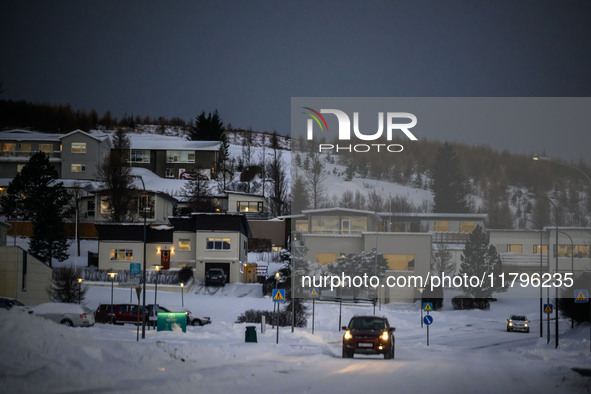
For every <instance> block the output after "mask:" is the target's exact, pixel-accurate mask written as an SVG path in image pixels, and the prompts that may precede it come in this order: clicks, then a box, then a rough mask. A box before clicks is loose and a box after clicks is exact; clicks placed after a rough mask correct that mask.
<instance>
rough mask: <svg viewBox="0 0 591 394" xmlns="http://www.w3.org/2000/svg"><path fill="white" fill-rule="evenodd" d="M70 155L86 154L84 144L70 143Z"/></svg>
mask: <svg viewBox="0 0 591 394" xmlns="http://www.w3.org/2000/svg"><path fill="white" fill-rule="evenodd" d="M72 153H86V142H72Z"/></svg>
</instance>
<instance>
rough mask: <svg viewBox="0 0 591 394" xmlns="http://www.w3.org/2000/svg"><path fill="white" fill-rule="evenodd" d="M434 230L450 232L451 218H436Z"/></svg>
mask: <svg viewBox="0 0 591 394" xmlns="http://www.w3.org/2000/svg"><path fill="white" fill-rule="evenodd" d="M433 231H436V232H446V233H448V232H449V220H436V221H435V222H434V223H433Z"/></svg>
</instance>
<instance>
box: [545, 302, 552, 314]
mask: <svg viewBox="0 0 591 394" xmlns="http://www.w3.org/2000/svg"><path fill="white" fill-rule="evenodd" d="M544 313H552V304H544Z"/></svg>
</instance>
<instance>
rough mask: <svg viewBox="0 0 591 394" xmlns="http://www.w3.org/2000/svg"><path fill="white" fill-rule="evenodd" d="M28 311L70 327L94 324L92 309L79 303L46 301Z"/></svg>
mask: <svg viewBox="0 0 591 394" xmlns="http://www.w3.org/2000/svg"><path fill="white" fill-rule="evenodd" d="M29 313H32V314H33V315H37V316H41V317H43V318H45V319H48V320H52V321H54V322H56V323H59V324H65V325H66V326H70V327H89V326H93V325H94V311H92V310H91V309H88V308H86V307H84V306H82V305H80V304H68V303H65V302H47V303H45V304H39V305H37V306H34V307H32V308H31V311H30V312H29Z"/></svg>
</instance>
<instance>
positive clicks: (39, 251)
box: [0, 152, 71, 267]
mask: <svg viewBox="0 0 591 394" xmlns="http://www.w3.org/2000/svg"><path fill="white" fill-rule="evenodd" d="M57 179H58V173H57V171H56V169H55V167H54V166H53V165H52V164H51V163H50V162H49V158H48V157H47V156H46V155H45V154H44V153H43V152H37V153H35V154H34V155H33V156H31V158H30V159H29V161H28V162H27V164H25V166H24V167H23V169H22V170H21V172H20V173H18V174H17V175H16V177H14V179H13V180H12V181H11V182H10V184H9V185H8V190H7V194H6V195H5V196H3V197H2V198H1V200H0V203H1V204H2V207H3V208H4V211H5V212H16V208H17V205H18V210H19V212H22V213H23V214H24V216H25V218H26V219H28V220H30V221H31V222H32V224H33V236H32V237H31V240H30V244H29V251H30V252H31V253H32V254H33V255H35V256H36V257H37V258H39V259H40V260H41V261H43V262H45V263H47V264H48V265H49V266H50V267H51V266H52V260H53V259H56V260H58V261H64V260H65V259H67V258H68V252H67V251H68V241H67V238H66V232H65V229H64V222H63V218H64V217H65V216H67V212H66V211H67V209H68V206H69V204H70V199H71V196H70V194H69V193H68V191H67V190H66V188H65V187H64V185H63V183H61V182H59V183H57V182H56V180H57Z"/></svg>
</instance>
